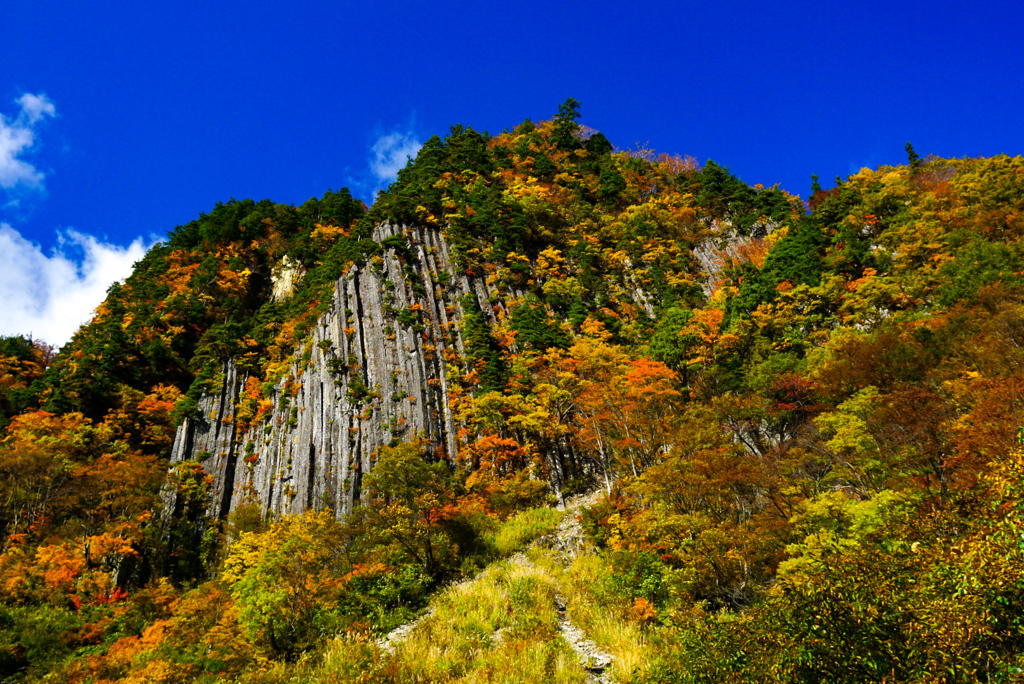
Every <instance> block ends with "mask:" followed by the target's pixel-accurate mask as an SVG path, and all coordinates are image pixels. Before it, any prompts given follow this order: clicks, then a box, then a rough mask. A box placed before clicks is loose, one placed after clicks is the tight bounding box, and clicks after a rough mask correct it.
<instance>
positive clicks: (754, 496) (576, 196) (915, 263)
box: [0, 100, 1024, 682]
mask: <svg viewBox="0 0 1024 684" xmlns="http://www.w3.org/2000/svg"><path fill="white" fill-rule="evenodd" d="M577 119H578V103H576V102H575V101H572V100H570V101H567V102H566V103H565V104H563V105H562V107H561V108H560V110H559V114H558V115H557V116H556V117H555V118H554V119H552V120H551V121H547V122H543V123H539V124H536V123H533V122H530V121H526V122H524V123H522V124H520V125H519V126H516V127H515V128H513V129H511V130H506V131H505V132H503V133H502V134H501V135H497V136H491V135H487V134H482V133H478V132H476V131H474V130H472V129H471V128H466V127H463V126H455V127H452V129H451V131H450V133H449V134H448V135H447V136H446V137H445V138H443V139H442V138H440V137H434V138H432V139H430V140H429V141H427V143H426V144H425V145H424V147H423V148H422V149H421V150H420V152H419V154H418V156H417V158H416V159H415V160H413V161H411V162H410V164H409V165H408V166H407V167H406V168H405V169H403V170H402V171H401V173H400V174H399V177H398V180H397V182H395V183H394V184H393V185H392V186H391V187H390V188H389V189H388V190H387V191H386V192H384V193H382V194H381V195H380V196H379V198H378V199H377V201H376V202H375V203H374V205H373V207H370V208H366V207H365V206H363V205H362V203H360V202H358V201H356V200H354V199H353V198H352V197H351V196H350V194H349V193H348V191H347V190H341V191H338V192H333V191H331V192H328V193H327V194H326V195H324V197H322V198H320V199H312V200H310V201H309V202H307V203H305V204H304V205H302V206H301V207H292V206H288V205H280V204H273V203H272V202H269V201H263V202H253V201H251V200H245V201H235V200H232V201H231V202H228V203H226V204H222V205H218V206H217V207H216V208H215V209H214V210H213V211H212V212H211V213H209V214H204V215H203V216H201V217H200V218H199V219H198V220H197V221H195V222H193V223H190V224H188V225H186V226H181V227H179V228H177V229H175V230H174V231H172V232H171V233H169V235H168V239H167V241H166V242H164V243H162V244H160V245H158V246H157V247H154V248H153V250H151V252H150V253H149V254H147V256H146V257H145V258H144V259H143V260H142V261H141V262H139V264H138V265H137V267H136V269H135V272H134V273H133V275H132V276H131V277H130V278H128V280H127V281H126V282H125V283H123V284H120V285H115V286H113V287H112V288H111V290H110V292H109V293H108V297H107V300H106V301H105V302H104V304H103V305H102V306H101V307H100V308H99V309H98V310H97V312H96V315H95V317H94V319H93V320H92V322H91V323H90V324H88V325H87V326H84V327H83V328H82V329H81V330H80V331H79V332H78V333H77V334H76V336H75V338H74V339H73V340H72V341H71V342H70V343H69V344H68V345H66V346H65V347H64V348H63V349H61V350H60V353H59V354H57V355H56V356H55V357H54V356H53V355H52V353H51V352H50V351H48V350H47V349H46V348H45V346H43V345H40V344H32V343H31V342H30V341H28V340H25V339H22V338H11V339H7V340H4V341H3V346H2V347H0V355H2V358H0V373H2V378H0V392H2V394H0V421H2V424H3V425H2V427H3V429H4V437H3V442H2V445H0V488H2V489H0V550H2V557H0V598H2V600H3V606H2V607H0V624H2V625H3V626H4V627H3V632H2V636H0V668H2V672H3V673H4V674H3V676H5V677H8V678H13V679H15V680H19V681H20V680H25V681H35V680H38V679H41V678H43V677H44V675H45V674H46V673H48V672H49V673H51V674H52V676H54V677H57V678H58V679H59V680H60V681H89V680H90V679H91V681H94V682H99V681H216V680H217V679H218V678H221V679H224V680H243V681H278V680H280V679H282V678H287V677H290V676H293V675H294V676H299V675H298V674H297V673H299V672H300V671H301V672H307V673H308V672H310V671H311V670H309V665H310V663H311V662H314V661H315V659H316V658H318V657H319V656H318V655H317V654H318V653H320V652H321V651H319V650H318V649H320V648H321V647H323V645H324V644H325V643H326V642H327V641H328V640H330V639H332V638H333V637H334V636H335V635H337V634H343V635H348V636H346V637H344V638H345V639H349V640H350V641H351V643H357V642H358V643H360V644H363V645H364V646H360V648H363V649H364V650H363V651H360V653H362V655H361V656H360V657H363V656H365V657H369V658H371V660H374V662H376V663H377V665H374V666H373V668H371V669H372V671H373V672H375V673H376V674H375V675H374V676H375V677H378V678H380V677H384V678H388V677H390V678H391V679H392V680H394V681H405V680H406V679H405V678H408V677H411V676H412V675H410V674H409V673H408V672H406V671H403V670H402V669H401V667H398V666H397V665H396V666H395V667H392V668H391V669H388V668H389V666H387V662H388V661H387V658H388V656H387V655H386V654H382V653H379V652H376V651H374V650H373V647H371V645H369V644H370V641H366V639H365V635H367V634H379V633H380V632H381V631H383V630H387V629H389V628H391V627H393V626H395V625H396V624H399V623H400V622H401V621H403V620H406V619H408V618H410V617H411V616H412V614H413V612H414V611H415V610H416V609H417V607H419V606H421V605H423V604H424V602H425V601H426V600H427V597H428V596H429V595H430V593H431V592H432V591H433V590H434V589H435V588H437V587H439V586H441V585H442V584H443V583H444V582H445V581H447V580H450V579H452V578H455V577H459V576H464V575H469V574H472V573H474V572H476V570H478V569H479V568H480V567H482V566H484V565H486V564H487V563H488V562H490V561H492V560H493V559H495V558H497V557H500V556H502V555H504V554H506V553H508V552H510V551H511V550H512V549H513V548H515V546H516V544H521V543H522V540H524V539H528V538H529V537H530V536H531V535H533V534H539V533H540V532H541V531H542V530H541V528H536V529H535V528H533V527H531V524H528V523H525V522H523V521H524V520H527V519H528V516H527V518H524V517H521V516H518V517H517V516H516V515H514V513H515V512H516V511H517V510H520V509H525V508H530V507H532V506H536V505H538V504H541V503H543V502H544V501H545V500H547V499H552V500H553V499H557V498H560V497H564V496H567V495H571V494H573V493H575V492H577V491H580V490H581V489H582V488H585V487H588V486H599V487H602V488H604V489H605V491H606V493H607V496H606V497H605V498H604V499H603V501H602V503H600V504H598V505H596V506H594V507H592V508H590V509H588V510H587V511H585V512H584V513H583V514H582V516H583V517H582V522H583V524H584V528H585V529H586V530H587V532H588V534H589V535H590V537H591V539H592V540H593V541H594V543H595V544H596V545H597V547H598V549H599V551H598V552H597V555H595V556H593V557H592V558H591V559H590V560H585V561H581V563H583V565H581V566H579V568H578V569H577V570H572V569H571V568H570V569H567V570H566V572H568V573H570V575H567V577H575V576H586V577H589V578H590V580H588V581H582V584H580V587H581V588H580V590H579V594H578V596H579V598H577V601H582V602H587V601H593V602H594V603H595V604H600V606H601V607H602V608H601V610H603V611H612V612H613V613H614V615H611V614H609V615H608V616H607V619H608V620H612V619H613V618H614V620H618V621H620V622H621V624H623V625H628V626H629V627H628V630H627V628H626V627H623V628H622V629H623V630H626V631H629V633H630V634H633V635H640V636H631V637H629V638H630V639H635V643H636V644H639V645H637V646H636V648H635V649H633V651H632V652H635V654H636V666H635V669H632V670H630V671H624V670H622V669H620V670H617V671H616V676H617V677H619V678H620V679H627V678H630V677H633V678H635V679H636V680H638V681H641V680H650V681H698V680H699V681H836V680H842V681H883V680H886V681H977V680H979V679H984V678H988V680H990V681H1010V680H1012V679H1013V677H1015V676H1016V674H1015V672H1017V670H1016V669H1015V668H1017V667H1018V666H1019V664H1020V662H1019V656H1018V653H1019V651H1020V645H1021V619H1022V618H1021V611H1020V608H1019V606H1020V605H1022V601H1021V598H1022V596H1021V592H1022V590H1024V574H1022V569H1024V565H1022V557H1021V553H1022V550H1021V546H1020V543H1019V541H1020V535H1021V512H1022V511H1021V495H1022V490H1021V484H1020V483H1021V482H1022V479H1021V478H1022V475H1024V456H1022V454H1024V452H1022V451H1021V449H1020V444H1019V440H1020V437H1019V431H1020V429H1021V426H1022V425H1024V420H1022V419H1021V418H1020V414H1019V411H1020V408H1021V404H1020V402H1021V397H1022V395H1021V391H1022V387H1024V385H1022V381H1024V376H1022V373H1024V371H1022V368H1021V364H1022V361H1024V352H1022V351H1021V349H1022V346H1021V345H1022V343H1024V306H1022V289H1021V285H1022V278H1024V265H1022V264H1024V262H1022V243H1021V238H1022V236H1024V213H1022V211H1024V158H1021V157H1015V158H1010V157H1006V156H1001V157H994V158H988V159H948V160H947V159H939V158H934V157H928V158H924V159H922V158H919V157H918V156H917V155H916V153H915V152H914V150H913V148H911V147H910V146H909V145H908V147H907V150H908V154H909V158H908V163H907V165H905V166H899V167H882V168H880V169H877V170H870V169H864V170H862V171H861V172H859V173H857V174H855V175H853V176H850V177H848V178H847V179H845V180H844V179H837V180H836V185H835V187H833V188H831V189H827V190H826V189H824V188H822V187H821V186H820V185H819V183H818V180H817V179H815V180H814V187H813V189H812V194H811V196H810V198H809V199H808V201H807V202H806V203H804V202H802V201H801V200H800V199H799V198H798V197H796V196H794V195H790V194H788V193H786V192H784V191H782V190H780V189H776V188H768V189H766V188H761V187H750V186H748V185H746V184H744V183H743V182H742V181H740V180H739V179H737V178H735V177H734V176H732V175H731V174H730V173H729V172H728V170H727V169H725V168H724V167H722V166H719V165H717V164H715V163H714V162H710V161H709V162H708V163H706V164H704V165H703V166H701V165H699V164H698V163H697V162H696V161H695V160H693V159H688V158H680V157H672V156H668V155H656V154H655V153H653V152H651V151H649V150H636V151H632V152H621V151H618V152H617V151H615V150H614V148H613V147H612V145H611V143H610V142H609V141H608V140H607V139H606V138H605V137H604V136H603V135H602V134H600V133H598V132H594V131H591V130H590V129H586V128H584V127H581V126H580V125H579V124H578V122H577ZM172 454H173V458H172ZM168 472H169V474H168ZM531 515H533V514H531ZM536 515H542V514H536ZM510 516H511V517H510ZM517 526H518V527H517ZM524 526H525V527H526V528H529V529H530V530H533V531H532V532H529V531H520V532H515V531H514V530H517V529H519V528H522V527H524ZM541 527H543V526H541ZM510 530H511V531H510ZM502 535H506V536H505V537H503V536H502ZM507 535H511V536H512V538H515V539H517V540H518V541H517V542H515V543H512V542H508V541H501V540H502V539H506V538H507ZM517 535H518V536H517ZM229 542H231V543H230V545H229ZM588 563H589V565H587V564H588ZM573 572H575V573H577V575H572V573H573ZM579 573H584V574H583V575H579ZM566 581H569V580H566ZM573 581H575V580H573ZM588 582H589V584H588ZM584 586H586V590H585V591H584V589H583V587H584ZM602 619H605V618H602ZM541 622H543V621H541ZM524 624H525V623H524ZM531 624H532V623H531ZM616 624H619V623H616ZM537 625H538V626H537V630H540V631H538V632H537V634H541V633H545V632H543V630H544V628H543V626H542V625H541V623H537ZM523 630H525V631H522V630H521V633H519V637H517V638H522V639H523V640H524V643H526V641H528V640H530V639H536V638H538V637H537V634H531V633H530V631H529V629H527V628H526V627H523ZM630 630H632V631H630ZM626 631H622V632H621V633H622V634H625V633H626ZM547 638H549V640H550V639H557V638H559V637H557V635H549V637H547ZM608 638H609V639H614V637H608ZM623 638H625V637H623ZM352 640H354V641H352ZM361 640H362V641H361ZM336 643H337V642H335V644H336ZM603 646H604V647H606V648H613V645H610V644H603ZM364 647H365V648H364ZM631 648H632V647H631ZM331 649H333V650H330V649H329V651H328V652H329V653H333V654H334V655H332V656H331V657H335V658H339V657H341V656H340V655H338V653H340V652H339V651H338V647H337V645H335V646H332V647H331ZM365 649H369V651H366V650H365ZM556 650H557V649H556ZM620 650H621V649H620ZM345 652H346V653H347V652H348V651H345ZM367 653H369V655H367ZM300 657H304V658H306V660H305V661H303V662H304V663H305V665H302V666H301V667H304V668H306V669H304V670H302V669H301V668H300V666H299V665H294V664H292V663H294V661H295V660H296V659H297V658H300ZM310 659H313V660H312V661H311V660H310ZM381 663H384V666H383V669H381V668H380V667H378V665H380V664H381ZM295 668H300V669H295ZM342 669H344V668H342ZM317 672H318V673H319V674H318V675H317V676H318V677H320V676H322V677H325V678H326V679H325V681H326V680H328V679H330V678H331V677H334V678H335V679H330V680H331V681H349V679H345V677H350V679H351V680H352V681H359V680H358V678H356V675H357V674H358V672H356V673H355V674H352V672H342V671H340V670H339V671H337V672H333V671H332V672H326V671H323V670H317ZM325 672H326V673H325ZM438 672H440V670H438ZM403 673H404V674H403ZM542 674H543V673H540V674H539V675H538V676H542ZM417 676H418V675H417ZM432 676H437V677H440V675H436V673H435V675H432Z"/></svg>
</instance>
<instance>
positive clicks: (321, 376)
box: [172, 224, 519, 517]
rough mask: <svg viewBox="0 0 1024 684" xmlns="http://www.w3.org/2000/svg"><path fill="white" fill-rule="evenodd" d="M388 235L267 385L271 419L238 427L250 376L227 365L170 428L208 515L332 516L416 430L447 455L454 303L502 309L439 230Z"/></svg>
mask: <svg viewBox="0 0 1024 684" xmlns="http://www.w3.org/2000/svg"><path fill="white" fill-rule="evenodd" d="M396 236H401V237H402V238H404V244H405V246H406V247H407V251H406V250H402V249H399V250H397V251H396V249H394V248H387V249H385V250H384V254H383V256H381V257H374V258H372V259H371V260H370V261H369V262H368V263H367V264H366V265H365V266H362V267H356V266H352V267H351V269H350V270H349V272H348V273H347V274H346V275H345V276H343V277H342V278H341V279H339V280H338V281H337V282H336V283H335V288H334V301H333V303H332V306H331V309H330V311H329V312H328V313H327V314H326V315H324V316H323V317H321V318H320V319H319V321H318V322H317V325H316V327H315V329H314V331H313V332H312V334H311V335H310V336H309V337H308V338H307V339H306V340H305V341H304V343H303V344H302V345H300V346H299V348H298V349H297V350H296V352H295V356H294V358H293V359H292V361H291V365H290V369H289V371H288V373H287V374H286V375H285V376H284V377H283V378H282V379H281V380H280V381H279V382H278V383H277V385H276V388H275V390H274V393H273V399H274V408H273V412H272V414H271V415H270V417H269V420H265V421H261V422H260V423H259V424H257V425H254V426H252V427H250V428H248V429H246V430H244V431H243V430H239V429H236V420H235V418H236V415H237V407H238V403H239V398H240V395H241V393H242V389H243V387H244V386H245V382H246V380H247V379H248V378H247V377H245V376H243V375H241V374H239V373H238V372H236V370H235V366H234V364H233V363H228V364H225V366H224V367H223V371H222V373H221V382H220V391H219V392H218V393H216V394H210V395H206V396H204V397H202V399H201V401H200V402H199V409H198V411H197V416H196V417H195V418H193V419H189V420H186V421H185V422H184V423H183V424H182V425H181V426H180V427H179V428H178V432H177V435H176V437H175V441H174V448H173V453H172V462H177V461H181V460H185V459H195V460H198V461H200V462H201V463H202V465H203V467H204V468H205V469H206V472H207V473H208V474H209V475H210V476H211V477H212V478H213V480H214V485H213V492H212V501H211V504H212V507H213V508H212V511H211V512H215V513H216V514H217V515H220V516H226V515H227V514H228V513H229V512H230V511H231V510H232V509H233V508H235V507H236V506H238V505H239V503H241V502H243V501H246V500H249V501H255V502H258V503H259V504H260V505H261V506H262V507H263V508H264V509H266V510H269V511H273V512H274V513H277V514H292V513H298V512H301V511H303V510H306V509H308V508H320V507H324V506H329V507H331V508H332V509H333V510H334V511H335V512H336V514H337V515H338V516H339V517H341V516H344V515H345V514H346V513H348V512H349V511H350V510H351V509H352V507H353V505H354V504H355V503H356V502H357V501H358V498H359V492H360V478H361V474H362V473H366V472H368V471H369V469H370V467H371V458H372V456H373V454H374V452H375V451H376V450H377V449H378V448H379V447H381V446H382V445H386V444H388V443H389V442H390V441H391V440H392V439H396V438H397V439H406V438H409V437H414V436H416V435H419V434H423V435H425V436H426V437H427V439H428V440H429V441H430V443H431V444H432V446H433V447H434V448H435V449H437V450H441V451H443V452H444V453H446V454H454V453H455V435H456V425H455V419H454V417H453V415H452V411H451V408H450V407H449V389H448V378H447V361H446V352H449V351H452V352H455V353H457V354H458V355H459V356H460V357H461V356H462V354H463V352H464V349H463V341H462V338H461V335H460V332H459V330H460V326H459V323H460V321H461V318H462V310H461V307H460V304H459V301H460V299H461V298H462V297H463V296H465V295H466V294H470V295H472V296H473V297H475V299H476V301H477V303H478V305H479V306H480V308H481V309H482V310H483V312H484V315H485V316H488V317H490V318H491V319H492V322H493V319H494V317H495V310H496V309H500V308H501V307H504V306H506V305H505V303H504V302H502V301H500V300H497V303H496V304H492V303H490V302H489V300H490V301H491V302H493V301H496V300H495V299H494V298H493V297H494V296H495V295H496V293H494V292H492V291H490V289H489V288H488V286H487V284H486V282H485V281H484V280H483V279H482V278H475V277H470V276H467V275H466V274H465V273H456V267H455V266H454V265H453V263H452V259H451V256H450V254H449V249H448V245H447V243H446V242H445V240H444V238H443V236H442V235H441V233H440V231H438V230H436V229H421V228H409V227H400V226H394V225H390V224H382V225H380V226H378V227H377V228H376V230H375V231H374V236H373V237H374V239H375V240H377V241H378V242H381V241H384V240H387V239H388V238H394V237H396ZM394 242H401V241H389V244H394ZM398 252H404V255H403V254H399V253H398ZM515 294H519V293H515Z"/></svg>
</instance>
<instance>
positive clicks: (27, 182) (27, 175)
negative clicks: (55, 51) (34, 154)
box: [0, 93, 57, 190]
mask: <svg viewBox="0 0 1024 684" xmlns="http://www.w3.org/2000/svg"><path fill="white" fill-rule="evenodd" d="M15 102H16V103H17V104H18V106H19V107H21V112H20V113H19V114H18V116H17V117H16V118H14V119H8V118H7V117H5V116H4V115H3V114H0V188H3V189H5V190H12V189H14V188H15V187H16V186H18V185H24V186H25V187H28V188H41V187H42V185H43V178H44V176H43V174H42V172H40V171H38V170H37V169H36V167H35V166H33V165H32V164H29V163H28V162H27V161H24V160H23V159H18V157H19V156H21V155H22V154H24V153H25V152H28V151H29V150H31V149H32V146H33V145H34V144H35V130H34V127H35V125H36V124H37V123H39V121H40V120H42V119H43V118H44V117H47V116H56V115H57V108H56V107H54V106H53V103H52V102H50V100H49V99H47V97H46V96H45V95H33V94H32V93H25V94H24V95H22V96H21V97H19V98H18V99H17V100H15Z"/></svg>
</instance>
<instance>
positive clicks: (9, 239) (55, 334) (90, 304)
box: [0, 223, 150, 347]
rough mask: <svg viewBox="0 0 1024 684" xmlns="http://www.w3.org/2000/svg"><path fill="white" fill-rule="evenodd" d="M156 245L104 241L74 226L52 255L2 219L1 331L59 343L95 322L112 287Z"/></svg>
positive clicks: (61, 235)
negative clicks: (96, 314)
mask: <svg viewBox="0 0 1024 684" xmlns="http://www.w3.org/2000/svg"><path fill="white" fill-rule="evenodd" d="M149 246H150V245H146V244H144V242H143V239H142V238H136V239H135V241H134V242H132V243H131V244H130V245H129V246H127V247H121V246H119V245H112V244H108V243H104V242H100V241H99V240H97V239H96V238H95V237H93V236H91V235H85V234H84V233H79V232H78V231H76V230H73V229H68V230H66V231H63V232H59V233H58V243H57V247H55V248H54V249H53V251H52V252H51V253H50V255H49V256H47V255H45V254H43V251H42V249H41V248H40V247H39V245H37V244H35V243H32V242H29V241H28V240H26V239H25V238H24V237H22V236H21V234H20V233H18V231H16V230H15V229H14V228H12V227H11V226H10V225H8V224H6V223H0V302H3V304H2V305H0V335H28V334H31V335H32V336H33V337H34V338H36V339H41V340H44V341H46V342H48V343H49V344H52V345H55V346H57V347H59V346H61V345H63V344H64V343H65V342H67V341H68V340H70V339H71V336H72V335H73V334H74V332H75V331H76V330H77V329H78V328H79V326H81V325H82V324H83V323H86V322H88V321H89V319H90V318H91V317H92V313H93V310H94V309H95V308H96V307H97V306H99V305H100V304H101V303H102V302H103V299H104V297H106V294H107V289H108V288H109V287H110V285H111V284H113V283H114V281H116V280H123V279H124V278H126V277H128V275H130V274H131V272H132V266H133V265H134V264H135V262H136V261H138V260H139V259H141V258H142V257H143V255H144V254H145V253H146V250H147V249H148V248H149Z"/></svg>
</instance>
